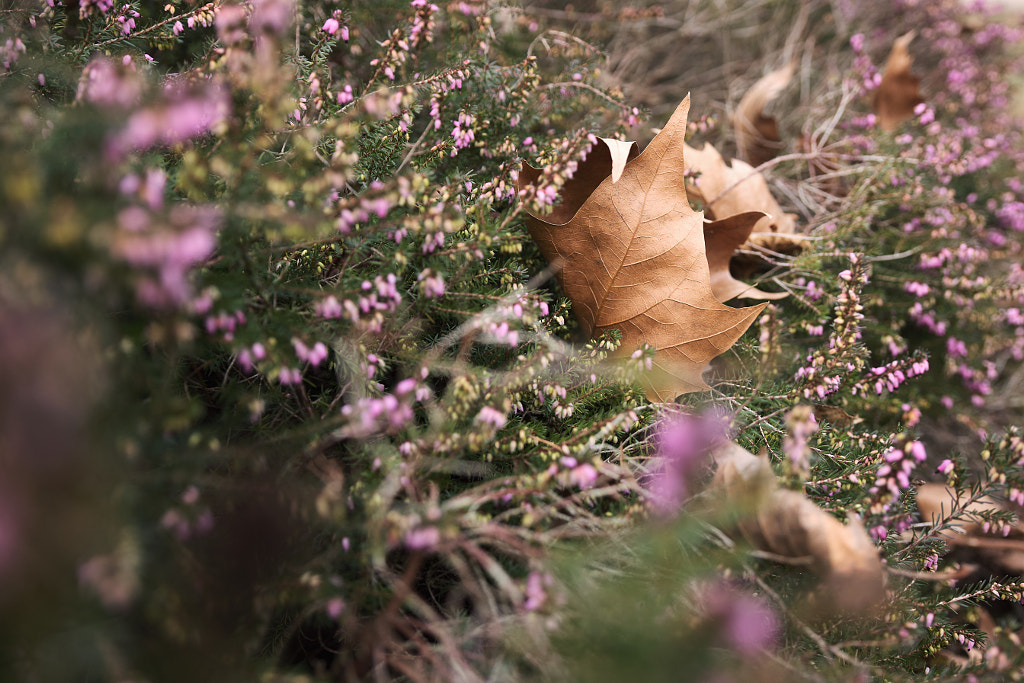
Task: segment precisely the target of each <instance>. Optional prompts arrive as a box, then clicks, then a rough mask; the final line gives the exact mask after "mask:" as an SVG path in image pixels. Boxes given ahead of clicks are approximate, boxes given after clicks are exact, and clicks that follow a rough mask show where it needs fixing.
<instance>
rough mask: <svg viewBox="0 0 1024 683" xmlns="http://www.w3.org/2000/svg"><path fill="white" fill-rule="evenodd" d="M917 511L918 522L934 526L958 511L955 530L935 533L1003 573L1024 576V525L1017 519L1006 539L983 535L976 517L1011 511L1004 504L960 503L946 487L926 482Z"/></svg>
mask: <svg viewBox="0 0 1024 683" xmlns="http://www.w3.org/2000/svg"><path fill="white" fill-rule="evenodd" d="M917 509H918V510H919V511H920V512H921V519H923V520H924V521H926V522H931V523H932V524H934V525H939V524H944V523H946V522H948V521H949V520H950V519H951V518H952V516H953V512H954V511H956V512H957V515H956V517H957V519H956V526H957V527H958V529H959V530H957V529H942V530H940V531H938V532H937V535H938V536H940V537H941V538H942V539H943V540H944V541H946V543H948V544H949V545H951V546H960V547H964V548H972V549H973V550H972V552H973V553H976V554H977V556H978V558H980V559H982V560H984V561H985V562H986V563H987V564H989V565H995V567H996V569H997V570H998V571H1000V572H1003V573H1010V574H1021V575H1024V523H1021V522H1020V521H1019V520H1018V521H1017V522H1016V524H1014V525H1012V526H1011V528H1010V534H1009V537H1008V538H1004V537H1002V536H998V535H993V534H986V533H985V530H984V525H983V523H982V522H981V521H979V518H978V515H979V514H980V513H986V512H997V511H1002V510H1010V511H1013V508H1011V507H1009V506H1008V505H1006V504H1005V503H1002V502H1001V501H998V500H996V499H994V498H992V497H990V496H983V497H981V498H979V499H978V500H974V501H971V502H969V503H966V505H965V504H963V503H962V502H961V499H960V498H959V497H958V496H957V494H956V491H954V490H953V489H951V488H950V487H948V486H946V485H945V484H937V483H929V484H922V485H921V486H919V487H917Z"/></svg>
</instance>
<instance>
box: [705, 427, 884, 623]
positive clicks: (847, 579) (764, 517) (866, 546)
mask: <svg viewBox="0 0 1024 683" xmlns="http://www.w3.org/2000/svg"><path fill="white" fill-rule="evenodd" d="M712 455H713V456H714V458H715V461H716V462H717V463H718V470H717V472H716V473H715V477H714V479H713V480H712V483H711V487H710V488H711V490H715V489H719V490H721V491H723V492H724V495H725V499H726V500H727V501H729V502H731V503H735V504H740V505H743V504H747V505H750V504H751V501H756V503H755V505H756V509H755V511H754V513H753V514H752V515H750V516H748V517H746V518H744V519H741V520H740V521H739V522H738V524H737V526H738V528H739V530H740V532H741V533H742V535H743V536H744V538H746V539H747V541H749V542H750V543H751V544H752V545H753V546H754V547H755V548H757V549H759V550H762V551H765V552H768V553H772V554H774V555H779V556H781V557H782V558H786V559H787V560H789V561H791V562H792V563H793V564H799V562H800V561H801V560H802V561H806V562H807V564H808V565H809V566H810V567H811V568H812V569H814V570H815V571H816V572H817V573H819V574H820V575H821V576H822V577H823V584H822V585H821V586H820V587H819V590H818V591H816V592H817V594H818V595H817V596H816V598H815V600H814V607H815V608H816V609H820V610H824V611H826V612H827V611H829V610H836V609H838V610H841V611H845V612H859V613H864V612H867V611H870V610H871V609H872V608H874V607H875V606H876V605H878V604H879V603H880V602H881V600H882V598H883V597H884V595H885V576H884V573H883V571H882V564H881V561H880V560H879V557H878V549H877V548H875V545H874V543H872V542H871V537H870V536H868V533H867V532H866V531H865V530H864V527H863V526H862V525H861V523H860V521H859V520H857V519H856V518H852V517H851V518H850V519H849V520H848V523H847V524H843V523H842V522H840V521H839V520H838V519H836V518H835V517H833V516H832V515H831V514H830V513H828V512H827V511H825V510H822V509H821V508H819V507H818V506H817V505H815V504H814V503H813V502H812V501H811V500H809V499H808V498H807V497H806V496H804V495H803V494H802V493H799V492H797V491H790V490H787V489H781V488H779V487H778V482H777V480H776V478H775V474H774V473H773V472H772V469H771V466H770V465H769V464H768V460H767V459H766V458H759V457H757V456H755V455H754V454H752V453H750V452H749V451H747V450H746V449H744V448H741V447H740V446H739V445H737V444H735V443H733V442H731V441H729V442H726V443H724V444H722V445H721V446H719V447H717V448H715V449H714V450H713V451H712Z"/></svg>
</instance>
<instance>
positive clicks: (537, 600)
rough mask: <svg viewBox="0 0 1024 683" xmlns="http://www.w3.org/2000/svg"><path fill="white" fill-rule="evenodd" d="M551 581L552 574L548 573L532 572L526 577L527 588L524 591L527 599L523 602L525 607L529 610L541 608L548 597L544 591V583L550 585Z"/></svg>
mask: <svg viewBox="0 0 1024 683" xmlns="http://www.w3.org/2000/svg"><path fill="white" fill-rule="evenodd" d="M551 581H552V579H551V576H550V575H548V574H541V573H540V572H530V575H529V576H527V577H526V590H525V591H524V593H525V594H526V601H525V602H524V603H523V609H525V610H527V611H528V612H533V611H534V610H537V609H540V608H541V607H542V606H543V605H544V601H545V600H547V597H548V596H547V593H546V592H545V591H544V584H548V585H550V584H551Z"/></svg>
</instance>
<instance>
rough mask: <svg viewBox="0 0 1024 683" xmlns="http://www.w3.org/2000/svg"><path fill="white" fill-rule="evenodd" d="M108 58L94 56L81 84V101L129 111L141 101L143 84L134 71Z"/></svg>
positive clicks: (83, 72)
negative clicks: (128, 109)
mask: <svg viewBox="0 0 1024 683" xmlns="http://www.w3.org/2000/svg"><path fill="white" fill-rule="evenodd" d="M130 62H131V60H130V59H129V65H128V66H126V65H125V64H124V63H123V62H117V61H115V60H113V59H110V58H108V57H100V56H97V57H93V59H92V61H91V62H89V64H88V65H87V66H86V67H85V69H84V70H83V71H82V76H81V78H80V79H79V81H78V94H77V97H76V99H77V100H78V101H84V102H90V103H92V104H95V105H98V106H101V107H110V108H113V109H127V108H131V107H134V106H135V105H136V104H137V103H138V102H139V100H140V99H141V98H142V90H143V87H144V83H143V80H142V78H141V77H140V76H139V75H138V73H136V71H135V70H134V68H132V67H131V66H130Z"/></svg>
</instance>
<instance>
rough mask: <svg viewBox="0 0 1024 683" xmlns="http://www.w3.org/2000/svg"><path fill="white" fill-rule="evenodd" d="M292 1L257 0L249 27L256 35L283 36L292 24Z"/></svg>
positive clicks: (293, 12) (253, 4) (254, 3)
mask: <svg viewBox="0 0 1024 683" xmlns="http://www.w3.org/2000/svg"><path fill="white" fill-rule="evenodd" d="M294 14H295V11H294V7H293V3H292V0H255V1H254V2H253V3H252V17H251V18H250V19H249V25H250V26H251V27H252V30H253V33H255V34H256V35H260V34H268V35H281V34H283V33H284V32H285V31H286V30H287V29H288V27H289V26H291V23H292V17H293V16H294Z"/></svg>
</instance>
